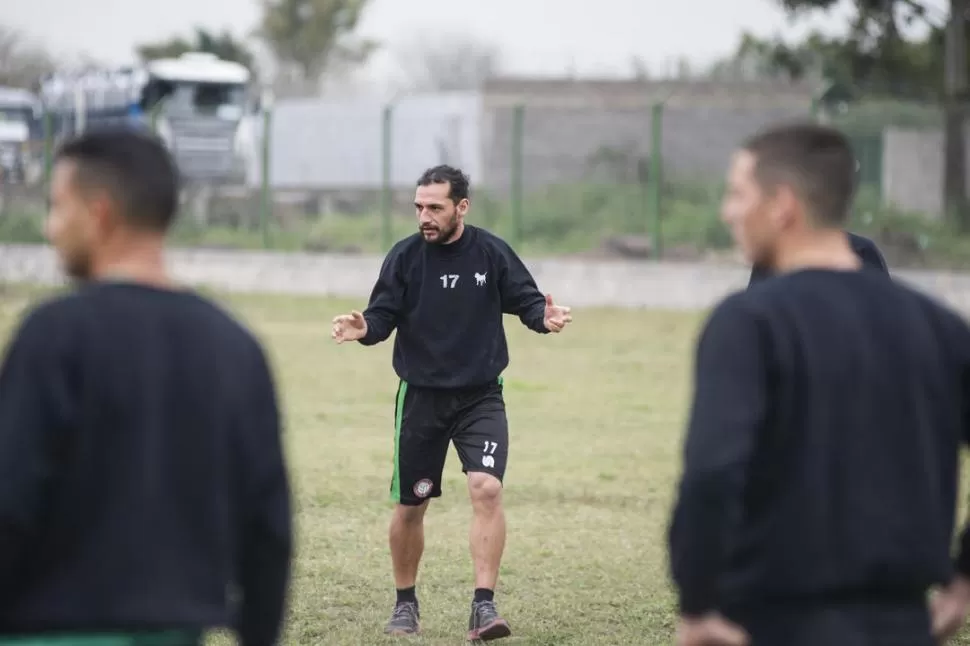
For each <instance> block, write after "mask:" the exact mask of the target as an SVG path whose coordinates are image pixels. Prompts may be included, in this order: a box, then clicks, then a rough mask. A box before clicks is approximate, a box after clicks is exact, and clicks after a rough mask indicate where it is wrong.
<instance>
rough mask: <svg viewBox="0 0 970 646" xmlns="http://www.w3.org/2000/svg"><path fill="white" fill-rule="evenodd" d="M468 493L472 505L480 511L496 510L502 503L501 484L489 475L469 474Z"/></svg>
mask: <svg viewBox="0 0 970 646" xmlns="http://www.w3.org/2000/svg"><path fill="white" fill-rule="evenodd" d="M468 493H469V495H470V496H471V499H472V505H474V506H476V507H480V508H482V509H491V508H497V507H498V506H499V505H501V503H502V483H501V481H499V479H498V478H496V477H495V476H493V475H492V474H490V473H479V472H472V473H469V474H468Z"/></svg>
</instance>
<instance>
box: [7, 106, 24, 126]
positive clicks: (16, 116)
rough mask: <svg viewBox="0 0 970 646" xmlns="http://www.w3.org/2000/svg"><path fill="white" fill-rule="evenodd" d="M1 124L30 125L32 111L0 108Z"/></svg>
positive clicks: (17, 108) (18, 108) (19, 108)
mask: <svg viewBox="0 0 970 646" xmlns="http://www.w3.org/2000/svg"><path fill="white" fill-rule="evenodd" d="M0 123H19V124H29V123H30V111H29V110H28V109H27V108H21V107H19V106H18V107H16V108H5V107H3V106H0Z"/></svg>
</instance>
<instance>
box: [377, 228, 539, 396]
mask: <svg viewBox="0 0 970 646" xmlns="http://www.w3.org/2000/svg"><path fill="white" fill-rule="evenodd" d="M545 306H546V301H545V296H544V295H543V294H542V293H541V292H540V291H539V289H538V287H536V283H535V280H533V278H532V275H531V274H530V273H529V270H528V269H526V267H525V265H524V264H523V263H522V261H521V260H520V259H519V257H518V256H517V255H516V254H515V252H514V251H512V249H511V247H509V245H508V244H506V243H505V242H504V241H503V240H502V239H500V238H499V237H497V236H495V235H493V234H491V233H489V232H488V231H485V230H484V229H479V228H477V227H473V226H471V225H466V226H465V230H464V233H462V236H461V237H460V238H459V239H458V240H456V241H455V242H452V243H451V244H447V245H435V244H428V243H426V242H425V241H424V239H423V238H422V236H421V234H420V233H417V234H414V235H413V236H410V237H408V238H405V239H404V240H402V241H400V242H398V243H397V244H396V245H394V247H393V248H392V249H391V251H390V252H389V253H388V254H387V257H386V258H385V259H384V263H383V266H382V267H381V272H380V276H379V277H378V279H377V283H376V284H375V285H374V289H373V291H372V293H371V297H370V302H369V304H368V306H367V309H366V310H365V311H364V318H365V319H366V321H367V335H366V336H365V337H364V338H363V339H361V340H360V342H361V343H362V344H364V345H374V344H376V343H380V342H381V341H384V340H385V339H387V337H388V336H390V334H391V332H392V331H394V329H395V328H396V329H397V336H396V337H395V339H394V358H393V365H394V370H395V372H397V374H398V376H399V377H400V378H401V379H402V380H404V381H406V382H407V383H409V384H411V385H413V386H420V387H427V388H464V387H469V386H479V385H483V384H486V383H488V382H490V381H494V380H495V379H496V378H497V377H498V376H499V375H500V374H501V373H502V371H503V370H505V368H506V367H507V366H508V364H509V351H508V345H507V343H506V339H505V328H504V326H503V322H502V314H503V313H504V314H515V315H517V316H518V317H519V318H520V319H521V321H522V323H524V324H525V325H526V326H527V327H529V328H530V329H532V330H534V331H536V332H539V333H545V332H547V330H546V327H545V323H544V318H545Z"/></svg>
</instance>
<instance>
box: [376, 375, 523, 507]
mask: <svg viewBox="0 0 970 646" xmlns="http://www.w3.org/2000/svg"><path fill="white" fill-rule="evenodd" d="M449 441H451V442H454V444H455V449H457V451H458V457H459V458H460V459H461V467H462V471H463V472H464V473H468V472H469V471H480V472H483V473H490V474H491V475H493V476H495V477H496V478H498V480H499V482H501V481H502V478H503V477H504V476H505V465H506V461H507V460H508V456H509V423H508V420H507V419H506V417H505V400H504V399H503V397H502V380H501V377H500V378H499V379H498V380H496V382H495V383H493V384H488V385H486V386H480V387H475V388H463V389H455V390H443V389H434V388H417V387H414V386H409V385H408V384H407V382H404V381H402V382H401V384H400V386H398V391H397V400H396V402H395V407H394V475H393V476H392V477H391V500H392V501H393V502H395V503H400V504H402V505H420V504H422V503H423V502H424V501H425V500H427V499H429V498H437V497H438V496H440V495H441V475H442V473H444V470H445V458H446V457H447V456H448V442H449Z"/></svg>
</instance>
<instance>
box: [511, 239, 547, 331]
mask: <svg viewBox="0 0 970 646" xmlns="http://www.w3.org/2000/svg"><path fill="white" fill-rule="evenodd" d="M499 251H500V253H501V256H502V257H501V263H502V265H501V270H500V272H499V277H500V282H499V291H500V292H501V294H502V312H503V313H505V314H515V315H516V316H518V317H519V320H520V321H522V323H523V324H524V325H525V326H526V327H527V328H529V329H530V330H533V331H535V332H538V333H539V334H546V333H547V332H549V330H548V328H546V324H545V317H546V297H545V296H544V295H543V294H542V292H540V291H539V288H538V286H536V281H535V279H534V278H532V274H531V273H529V270H528V269H527V268H526V266H525V263H523V262H522V260H521V259H520V258H519V257H518V255H516V253H515V252H514V251H512V248H511V247H509V246H508V245H506V244H502V245H501V246H500V247H499Z"/></svg>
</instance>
